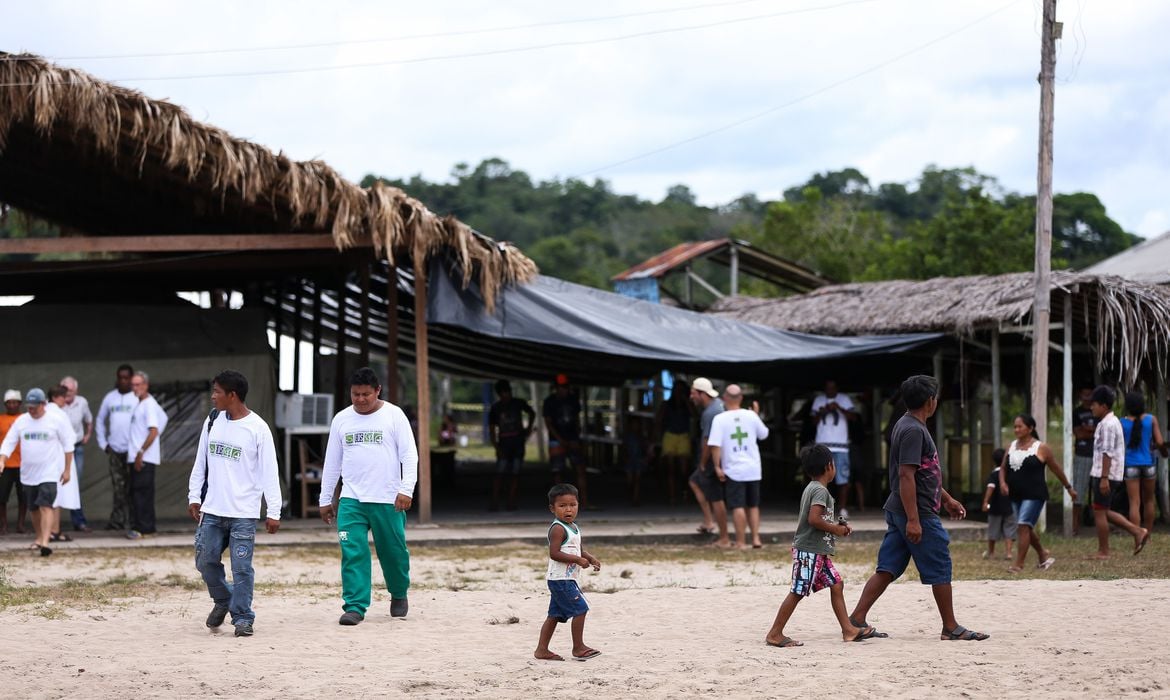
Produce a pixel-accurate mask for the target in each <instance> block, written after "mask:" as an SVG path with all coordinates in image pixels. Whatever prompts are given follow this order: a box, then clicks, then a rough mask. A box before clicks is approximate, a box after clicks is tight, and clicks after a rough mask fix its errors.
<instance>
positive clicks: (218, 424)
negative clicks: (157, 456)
mask: <svg viewBox="0 0 1170 700" xmlns="http://www.w3.org/2000/svg"><path fill="white" fill-rule="evenodd" d="M205 478H206V479H207V497H206V498H204V499H203V504H202V508H201V510H202V511H203V512H205V513H211V514H212V515H218V516H220V517H221V518H253V519H258V518H259V517H260V497H261V496H263V497H264V500H265V502H266V503H267V504H268V513H267V517H269V518H272V519H273V520H280V506H281V503H282V496H281V493H280V473H279V471H278V465H277V462H276V442H275V441H274V440H273V438H272V429H271V428H269V427H268V424H267V423H265V422H264V419H263V418H261V417H260V416H258V415H256V413H255V412H254V411H253V412H249V413H248V415H246V416H244V417H243V418H239V419H237V420H231V419H230V418H228V415H227V414H226V413H220V414H219V415H218V416H216V418H215V422H214V423H212V424H211V433H210V434H209V433H208V432H207V419H206V418H204V419H203V427H202V429H201V430H200V431H199V449H198V450H197V451H196V452H195V465H194V466H193V467H191V478H190V479H189V480H188V481H187V502H188V503H199V502H200V500H199V494H200V492H202V490H203V480H204V479H205Z"/></svg>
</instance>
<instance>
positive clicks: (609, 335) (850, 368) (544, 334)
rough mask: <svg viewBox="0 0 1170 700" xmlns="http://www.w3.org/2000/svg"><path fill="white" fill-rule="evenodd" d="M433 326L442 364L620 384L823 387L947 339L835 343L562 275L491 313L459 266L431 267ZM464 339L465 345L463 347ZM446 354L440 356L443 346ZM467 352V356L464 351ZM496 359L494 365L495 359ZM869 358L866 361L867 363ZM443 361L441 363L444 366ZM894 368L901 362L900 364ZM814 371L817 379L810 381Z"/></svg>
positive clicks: (917, 362) (520, 289) (916, 357)
mask: <svg viewBox="0 0 1170 700" xmlns="http://www.w3.org/2000/svg"><path fill="white" fill-rule="evenodd" d="M428 285H429V288H428V308H427V323H428V326H430V327H431V329H432V331H431V336H432V338H434V339H436V340H437V341H438V345H439V346H440V347H437V348H436V355H435V356H434V357H433V359H434V360H439V359H440V358H439V356H440V355H448V354H450V353H452V352H454V353H455V354H460V355H464V356H465V359H464V361H462V362H459V361H457V360H456V358H454V357H447V358H444V359H446V360H447V361H448V362H452V361H454V362H455V363H456V364H459V365H465V366H468V367H472V366H479V367H485V366H488V365H496V369H497V372H498V373H499V374H500V375H503V376H512V377H518V378H532V379H545V380H547V379H548V378H550V377H551V376H552V375H553V374H555V373H557V372H565V373H567V374H569V375H570V376H571V377H574V379H575V381H577V380H583V381H585V382H587V383H588V384H591V385H610V386H615V385H619V384H621V383H622V382H623V381H625V380H627V379H630V378H633V377H646V376H652V375H654V374H655V373H657V372H658V371H660V370H663V369H669V370H673V371H678V372H685V373H688V374H702V375H708V376H712V377H720V378H725V379H735V380H743V381H760V382H765V383H769V384H774V383H779V382H781V381H784V382H790V383H797V384H802V385H803V384H808V385H810V386H816V385H819V384H820V383H821V382H823V381H824V378H825V376H826V374H825V373H828V374H829V375H832V376H835V377H837V378H838V379H844V378H846V377H849V376H858V375H859V374H863V373H866V372H872V371H874V370H877V369H879V367H878V366H879V365H885V366H886V368H888V369H889V370H891V371H898V370H899V369H901V368H900V367H895V366H892V365H904V366H921V365H923V361H924V360H925V363H926V364H927V365H929V360H928V359H925V358H926V355H925V354H922V353H914V354H913V356H910V357H902V358H901V360H902V361H901V362H899V361H897V358H896V357H893V356H898V355H903V354H905V353H907V351H913V350H915V349H918V348H922V347H923V346H925V345H928V344H931V343H933V342H934V341H936V340H938V339H940V338H941V337H942V335H941V334H938V333H915V334H908V335H883V336H860V337H848V338H845V337H830V336H818V335H808V334H804V333H793V332H788V331H781V330H775V329H771V328H767V327H764V326H760V325H755V324H750V323H743V322H739V321H733V320H728V319H724V318H719V317H715V316H710V315H706V314H701V313H696V312H693V311H688V310H685V309H679V308H675V307H670V306H664V305H661V304H652V303H649V302H645V301H640V300H637V299H630V298H627V297H623V296H620V295H617V294H613V293H610V292H605V291H602V290H599V289H593V288H591V287H585V286H582V285H579V284H574V283H572V282H566V281H564V280H560V279H556V278H553V277H545V276H539V277H537V278H536V280H534V281H533V282H531V283H528V284H524V285H517V286H511V287H507V288H506V289H504V290H503V292H502V293H501V295H500V297H499V298H497V301H496V309H495V311H494V313H492V314H488V313H486V311H485V309H484V304H483V300H482V298H481V296H480V294H479V293H478V290H477V288H476V286H475V284H474V283H471V284H470V285H468V286H467V287H466V288H465V287H464V286H463V279H462V275H461V274H459V272H458V270H456V269H454V268H453V267H452V266H451V265H450V263H448V262H446V261H443V260H432V261H431V270H430V271H429V273H428ZM461 340H462V341H463V342H460V341H461ZM440 348H441V349H440ZM460 348H462V350H460ZM489 358H490V359H489ZM862 360H864V362H862ZM440 361H441V360H440ZM891 361H892V362H891ZM814 367H815V368H816V369H817V370H819V372H818V373H817V376H809V373H810V370H812V369H814Z"/></svg>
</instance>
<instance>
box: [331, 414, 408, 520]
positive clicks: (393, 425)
mask: <svg viewBox="0 0 1170 700" xmlns="http://www.w3.org/2000/svg"><path fill="white" fill-rule="evenodd" d="M338 477H341V478H342V483H341V496H342V498H354V499H357V500H358V501H361V502H362V503H393V502H394V499H395V498H397V496H398V494H403V495H405V496H412V497H413V495H414V484H415V482H416V481H418V450H417V449H416V448H415V446H414V433H413V431H411V429H410V421H409V420H408V419H407V417H406V414H405V413H403V412H402V409H401V408H399V407H397V406H395V405H394V404H392V403H390V402H389V401H383V402H382V407H381V408H379V409H378V410H376V411H374V412H373V413H370V414H367V415H362V414H360V413H358V412H357V411H355V410H354V408H353V406H350V407H348V408H345V409H343V410H342V411H340V412H339V413H338V414H337V415H336V416H334V417H333V423H332V424H330V426H329V444H328V445H327V446H326V448H325V468H324V473H323V474H322V475H321V499H320V504H321V505H323V506H325V505H329V504H330V503H331V502H332V500H333V489H334V488H336V486H337V479H338Z"/></svg>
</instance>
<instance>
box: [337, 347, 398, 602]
mask: <svg viewBox="0 0 1170 700" xmlns="http://www.w3.org/2000/svg"><path fill="white" fill-rule="evenodd" d="M381 393H382V386H381V383H380V382H379V381H378V376H377V375H376V374H374V371H373V370H372V369H369V368H368V367H363V368H361V369H359V370H358V371H356V372H354V373H353V376H352V377H351V378H350V381H349V398H350V401H351V402H352V404H353V405H352V406H350V407H349V408H346V409H344V410H342V411H340V412H339V413H338V414H337V415H336V416H334V417H333V423H332V424H331V425H330V426H329V444H328V445H327V446H326V448H325V469H324V473H323V474H322V478H321V500H320V505H321V519H322V520H324V521H325V522H326V524H332V523H333V521H334V519H335V518H336V520H337V539H338V541H339V542H340V544H341V597H342V600H343V603H344V604H343V605H342V608H343V609H344V610H345V613H344V614H343V615H342V616H341V619H340V620H338V622H339V623H340V624H342V625H356V624H358V623H359V622H361V621H362V620H363V619H365V616H366V610H368V609H369V607H370V566H371V562H370V544H369V539H368V537H369V533H370V532H373V534H374V547H375V549H377V551H378V562H379V563H380V564H381V565H382V574H383V576H384V577H385V579H386V588H387V589H388V590H389V591H390V615H391V616H393V617H405V616H406V612H407V601H406V593H407V589H408V588H410V552H409V551H408V550H407V548H406V511H407V510H409V509H410V504H411V502H412V499H413V495H414V485H415V482H416V481H417V480H418V450H417V449H416V448H415V446H414V433H413V431H412V430H411V429H410V421H409V420H408V419H407V417H406V414H405V413H403V412H402V409H401V408H399V407H398V406H395V405H394V404H392V403H390V402H388V401H383V400H381V399H380V398H378V396H379V395H380V394H381ZM338 478H340V479H341V482H342V483H341V500H340V502H339V504H338V506H337V512H336V513H335V512H334V509H333V503H332V499H333V490H334V488H335V487H336V486H337V480H338Z"/></svg>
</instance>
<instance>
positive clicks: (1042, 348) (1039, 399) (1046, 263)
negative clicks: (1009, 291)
mask: <svg viewBox="0 0 1170 700" xmlns="http://www.w3.org/2000/svg"><path fill="white" fill-rule="evenodd" d="M1059 36H1060V26H1059V25H1058V24H1057V22H1056V0H1044V20H1043V25H1042V30H1041V39H1040V155H1039V163H1038V166H1037V169H1036V298H1035V301H1034V302H1033V306H1032V401H1031V404H1032V405H1031V408H1032V416H1033V417H1034V418H1035V419H1036V427H1037V429H1039V431H1040V439H1042V440H1043V439H1045V433H1046V432H1047V428H1048V326H1049V320H1050V317H1051V315H1052V305H1051V301H1050V296H1051V292H1050V289H1051V285H1050V284H1049V279H1050V277H1051V276H1052V109H1053V102H1054V100H1055V92H1056V88H1055V84H1054V83H1055V78H1056V40H1057V39H1058V38H1059ZM1068 321H1069V319H1065V323H1068ZM997 418H998V416H997ZM1067 419H1068V416H1065V420H1067ZM1065 459H1068V456H1067V455H1066V456H1065Z"/></svg>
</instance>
